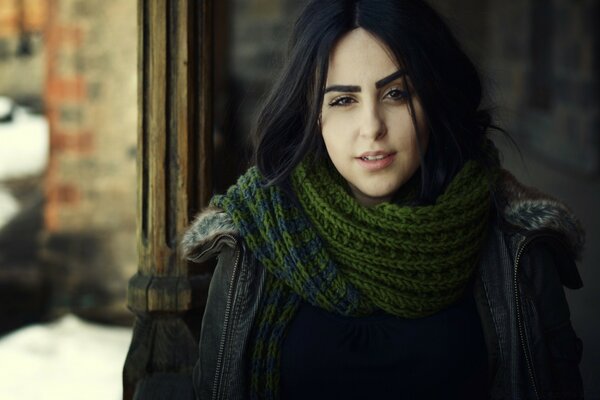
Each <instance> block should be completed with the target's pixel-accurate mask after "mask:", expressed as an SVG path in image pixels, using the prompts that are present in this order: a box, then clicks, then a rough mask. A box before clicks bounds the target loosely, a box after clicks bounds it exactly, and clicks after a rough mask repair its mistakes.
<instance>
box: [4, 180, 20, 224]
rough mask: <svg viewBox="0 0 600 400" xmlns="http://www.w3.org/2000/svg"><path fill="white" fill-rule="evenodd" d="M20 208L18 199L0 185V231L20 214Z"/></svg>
mask: <svg viewBox="0 0 600 400" xmlns="http://www.w3.org/2000/svg"><path fill="white" fill-rule="evenodd" d="M19 209H20V206H19V203H18V202H17V199H15V198H14V197H13V195H12V194H10V192H9V191H8V190H7V189H6V188H5V187H3V186H2V185H0V229H2V227H3V226H4V225H6V224H7V223H8V221H10V220H11V219H12V218H13V217H14V216H15V215H17V213H18V212H19Z"/></svg>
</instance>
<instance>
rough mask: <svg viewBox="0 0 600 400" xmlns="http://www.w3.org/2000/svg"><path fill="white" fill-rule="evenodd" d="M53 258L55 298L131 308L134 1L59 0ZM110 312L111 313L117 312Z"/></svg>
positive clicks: (49, 236)
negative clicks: (127, 303)
mask: <svg viewBox="0 0 600 400" xmlns="http://www.w3.org/2000/svg"><path fill="white" fill-rule="evenodd" d="M50 4H51V7H50V13H49V21H50V23H49V28H48V31H47V52H48V62H47V70H46V75H47V80H46V86H45V101H46V106H47V115H48V118H49V123H50V130H51V139H50V143H51V154H50V161H49V167H48V171H47V175H46V180H45V188H46V189H45V191H46V205H45V210H44V219H45V227H46V234H45V247H46V249H45V260H46V261H47V262H48V268H50V269H53V274H52V275H53V276H54V277H58V278H56V279H57V282H56V285H57V287H59V288H60V290H58V291H57V296H56V298H55V303H56V305H57V306H58V307H65V308H73V309H76V310H79V311H80V312H84V313H92V312H94V313H95V312H99V313H106V311H107V310H108V309H110V310H112V311H114V312H116V313H120V312H122V313H125V312H126V311H125V293H126V287H127V280H128V279H129V277H131V276H132V275H133V274H134V273H135V271H136V270H137V262H136V246H135V243H136V242H135V207H136V203H135V190H136V171H135V146H136V140H137V134H136V123H137V122H136V121H137V111H136V107H137V101H136V96H137V81H136V69H137V58H136V57H137V53H136V44H137V28H136V24H137V14H136V2H131V1H127V2H124V1H119V0H51V3H50ZM112 311H111V312H112Z"/></svg>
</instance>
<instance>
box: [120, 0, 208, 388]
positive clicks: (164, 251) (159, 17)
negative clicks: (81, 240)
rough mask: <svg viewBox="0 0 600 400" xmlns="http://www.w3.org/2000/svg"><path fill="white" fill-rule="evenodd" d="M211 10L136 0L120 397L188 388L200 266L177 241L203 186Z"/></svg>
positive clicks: (203, 3) (202, 294)
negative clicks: (128, 272) (131, 260)
mask: <svg viewBox="0 0 600 400" xmlns="http://www.w3.org/2000/svg"><path fill="white" fill-rule="evenodd" d="M211 15H212V0H138V82H139V83H138V110H139V119H138V148H137V152H138V156H137V165H138V174H137V175H138V214H137V222H138V229H137V237H138V255H139V261H138V263H139V270H138V273H137V274H136V275H135V276H134V277H133V278H132V279H131V280H130V282H129V293H128V305H129V308H130V309H131V311H132V312H133V313H135V316H136V323H135V327H134V335H133V339H132V343H131V347H130V349H129V353H128V355H127V360H126V362H125V366H124V370H123V398H124V399H131V398H134V397H135V398H140V399H154V398H156V399H158V398H160V399H167V398H184V394H186V393H191V381H190V379H189V377H190V374H191V371H192V368H193V366H194V363H195V360H196V358H197V357H198V351H197V335H198V332H199V328H200V326H199V321H200V319H201V315H202V310H203V306H204V301H205V299H206V292H207V289H208V281H209V272H208V267H206V268H203V267H202V266H200V267H198V266H194V267H192V266H191V265H189V264H188V263H187V262H185V261H183V260H182V259H181V255H180V252H179V250H178V241H179V239H180V237H181V234H182V233H183V231H184V229H185V228H186V226H187V225H188V224H189V221H190V218H191V217H192V216H193V215H194V214H195V213H196V212H197V211H198V210H199V209H200V208H201V207H203V206H205V205H206V204H207V202H208V200H209V199H210V196H211V189H212V182H211V176H212V171H211V165H212V162H211V156H212V131H213V124H212V42H213V30H212V29H213V28H212V25H211V21H212V18H211ZM117 117H118V116H117Z"/></svg>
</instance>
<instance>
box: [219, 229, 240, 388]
mask: <svg viewBox="0 0 600 400" xmlns="http://www.w3.org/2000/svg"><path fill="white" fill-rule="evenodd" d="M224 236H227V237H228V238H231V239H232V240H233V241H234V242H235V243H236V249H237V250H236V256H235V262H234V264H233V271H232V272H231V280H230V282H229V291H228V293H227V304H226V305H225V317H224V319H223V330H222V333H221V343H220V344H219V352H218V354H217V365H216V368H215V380H214V386H213V394H212V399H213V400H217V399H218V398H219V394H220V393H219V392H220V390H219V389H220V388H221V384H220V383H221V378H222V377H221V368H222V363H223V356H224V354H225V342H226V339H227V330H228V329H229V317H230V314H231V307H232V303H233V292H234V283H235V282H236V277H237V271H238V264H239V261H240V250H239V248H238V246H237V239H235V238H234V237H233V236H231V235H224Z"/></svg>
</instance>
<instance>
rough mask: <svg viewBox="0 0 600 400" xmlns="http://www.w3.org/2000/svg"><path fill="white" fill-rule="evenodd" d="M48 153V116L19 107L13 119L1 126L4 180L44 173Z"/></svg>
mask: <svg viewBox="0 0 600 400" xmlns="http://www.w3.org/2000/svg"><path fill="white" fill-rule="evenodd" d="M0 99H2V97H0ZM0 104H1V103H0ZM48 153H49V136H48V121H47V120H46V118H45V117H44V116H42V115H35V114H30V113H29V112H28V111H27V110H26V109H25V108H23V107H19V106H17V107H16V109H15V110H14V114H13V120H12V121H10V122H1V123H0V181H1V180H6V179H14V178H21V177H27V176H32V175H39V174H41V173H42V172H43V171H44V169H45V168H46V165H47V164H48Z"/></svg>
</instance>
